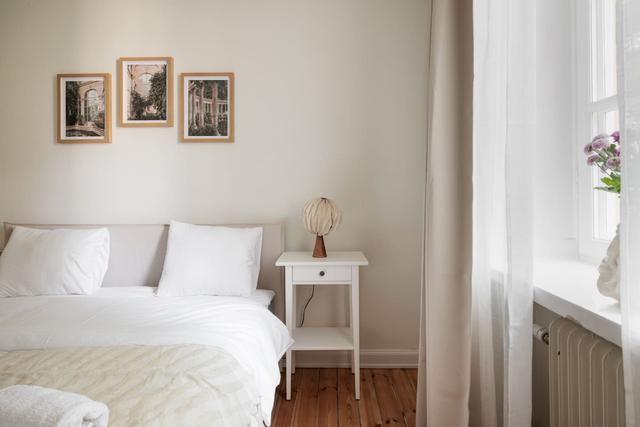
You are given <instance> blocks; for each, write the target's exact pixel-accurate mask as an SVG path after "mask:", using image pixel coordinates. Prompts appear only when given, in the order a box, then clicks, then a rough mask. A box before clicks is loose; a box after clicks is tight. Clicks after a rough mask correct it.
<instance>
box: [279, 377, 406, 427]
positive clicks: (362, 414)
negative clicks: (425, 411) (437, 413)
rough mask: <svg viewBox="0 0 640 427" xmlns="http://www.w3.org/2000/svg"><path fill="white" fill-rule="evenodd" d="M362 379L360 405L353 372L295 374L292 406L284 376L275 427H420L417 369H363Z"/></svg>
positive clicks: (292, 383)
mask: <svg viewBox="0 0 640 427" xmlns="http://www.w3.org/2000/svg"><path fill="white" fill-rule="evenodd" d="M360 376H361V384H360V387H361V389H360V393H361V399H360V400H359V401H357V400H355V396H354V388H353V375H352V374H351V371H350V370H349V369H335V368H326V369H303V368H299V369H296V373H295V374H294V375H293V378H292V379H291V400H289V401H287V400H286V399H285V390H284V388H285V387H284V384H285V381H284V375H282V378H281V382H280V386H278V389H277V390H276V401H275V402H276V403H275V405H274V409H273V422H272V426H273V427H292V426H293V427H298V426H305V427H307V426H318V427H321V426H322V427H331V426H339V427H350V426H365V427H369V426H387V425H388V426H406V427H414V426H415V420H416V416H415V414H416V383H417V370H416V369H361V371H360Z"/></svg>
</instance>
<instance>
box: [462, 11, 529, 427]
mask: <svg viewBox="0 0 640 427" xmlns="http://www.w3.org/2000/svg"><path fill="white" fill-rule="evenodd" d="M535 25H536V4H535V2H526V1H525V2H513V1H509V0H475V5H474V59H475V61H474V68H475V82H474V135H473V138H474V162H473V167H474V204H473V209H474V212H473V223H474V227H473V230H474V234H473V242H474V243H473V280H472V288H473V305H472V307H473V308H472V313H473V317H472V319H473V335H472V359H471V360H472V370H471V375H472V383H471V384H472V386H471V397H470V411H471V414H470V415H471V416H470V423H469V424H470V425H472V426H482V427H489V426H495V425H504V426H514V427H515V426H530V425H531V372H532V361H531V359H532V334H531V325H532V323H533V285H532V265H533V218H532V214H531V212H532V194H533V191H532V155H533V150H532V147H533V144H534V143H535V132H536V128H535V117H536V112H535V105H536V102H535V101H536V98H535V81H536V75H535V67H536V62H535V58H536V55H535V47H536V45H535V36H536V27H535Z"/></svg>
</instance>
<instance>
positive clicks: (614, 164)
mask: <svg viewBox="0 0 640 427" xmlns="http://www.w3.org/2000/svg"><path fill="white" fill-rule="evenodd" d="M606 164H607V167H608V168H609V169H617V168H619V167H620V157H612V158H610V159H608V160H607V163H606Z"/></svg>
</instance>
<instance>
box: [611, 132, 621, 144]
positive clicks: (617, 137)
mask: <svg viewBox="0 0 640 427" xmlns="http://www.w3.org/2000/svg"><path fill="white" fill-rule="evenodd" d="M611 138H613V140H614V141H615V142H620V131H615V132H613V133H612V134H611Z"/></svg>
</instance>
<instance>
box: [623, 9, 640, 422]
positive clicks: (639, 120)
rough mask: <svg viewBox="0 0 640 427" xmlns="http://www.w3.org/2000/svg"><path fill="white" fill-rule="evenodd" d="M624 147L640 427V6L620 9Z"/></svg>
mask: <svg viewBox="0 0 640 427" xmlns="http://www.w3.org/2000/svg"><path fill="white" fill-rule="evenodd" d="M618 87H619V89H618V91H619V94H620V95H619V96H620V111H621V114H620V118H621V120H620V121H621V129H620V130H621V136H620V140H621V141H622V174H623V176H622V194H621V197H620V203H621V208H622V218H621V225H620V231H621V232H620V250H621V252H620V277H621V286H620V306H621V309H622V356H623V364H624V384H625V389H626V410H627V426H628V427H639V426H640V262H638V259H639V258H640V2H638V1H637V0H620V1H619V3H618Z"/></svg>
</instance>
